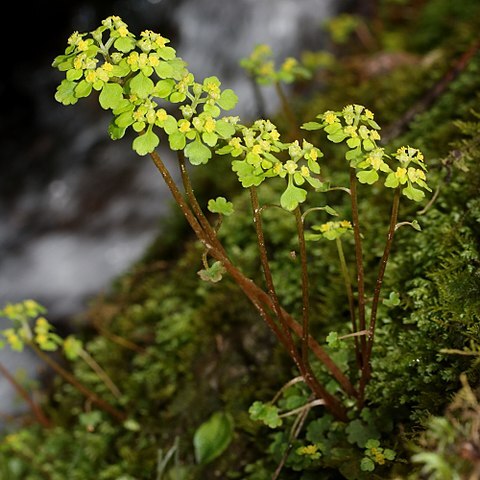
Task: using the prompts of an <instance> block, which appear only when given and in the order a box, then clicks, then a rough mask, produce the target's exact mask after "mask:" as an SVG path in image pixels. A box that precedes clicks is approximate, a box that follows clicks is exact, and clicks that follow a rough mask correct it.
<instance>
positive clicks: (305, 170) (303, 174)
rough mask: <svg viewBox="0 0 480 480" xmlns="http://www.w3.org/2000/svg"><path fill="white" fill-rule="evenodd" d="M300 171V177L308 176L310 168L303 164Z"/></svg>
mask: <svg viewBox="0 0 480 480" xmlns="http://www.w3.org/2000/svg"><path fill="white" fill-rule="evenodd" d="M300 173H301V175H302V177H309V176H310V170H309V169H308V168H307V167H306V166H305V165H303V166H302V167H300Z"/></svg>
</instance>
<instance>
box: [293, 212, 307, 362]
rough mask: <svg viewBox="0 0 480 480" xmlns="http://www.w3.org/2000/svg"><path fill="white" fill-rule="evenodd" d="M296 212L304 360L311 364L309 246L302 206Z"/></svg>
mask: <svg viewBox="0 0 480 480" xmlns="http://www.w3.org/2000/svg"><path fill="white" fill-rule="evenodd" d="M294 213H295V221H296V225H297V236H298V245H299V250H300V264H301V268H302V360H303V362H304V363H305V365H309V359H308V352H309V348H308V338H309V336H310V333H309V332H310V316H309V314H310V297H309V293H308V289H309V286H308V266H307V246H306V243H305V231H304V228H303V219H302V212H301V211H300V207H297V208H296V209H295V211H294Z"/></svg>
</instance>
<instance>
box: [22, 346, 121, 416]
mask: <svg viewBox="0 0 480 480" xmlns="http://www.w3.org/2000/svg"><path fill="white" fill-rule="evenodd" d="M29 346H30V347H31V348H32V349H33V351H34V352H35V353H36V354H37V355H38V356H39V358H41V359H42V360H43V361H44V362H45V363H46V364H47V365H49V366H50V367H51V368H52V369H53V370H55V372H57V373H58V374H59V375H60V376H61V377H62V378H63V379H64V380H65V381H67V382H68V383H70V384H71V385H73V386H74V387H75V388H76V389H77V390H78V391H79V392H80V393H81V394H83V395H85V397H87V398H88V399H89V400H90V401H91V402H92V403H94V404H95V405H97V406H98V407H99V408H101V409H102V410H104V411H105V412H107V413H109V414H110V415H112V417H114V418H116V419H117V420H119V421H120V422H123V421H124V420H125V419H126V418H127V415H126V414H125V413H124V412H121V411H120V410H118V409H117V408H115V407H114V406H113V405H111V404H110V403H108V402H106V401H105V400H103V398H101V397H99V396H98V395H97V394H96V393H95V392H93V391H92V390H90V389H89V388H88V387H86V386H85V385H83V384H82V383H80V382H79V381H78V380H77V379H76V378H75V377H74V376H73V375H72V374H71V373H70V372H68V371H67V370H65V369H64V368H63V367H62V366H60V365H59V364H58V363H57V362H56V361H55V360H53V359H52V358H51V357H50V356H48V355H47V354H46V353H44V352H43V351H42V350H40V349H39V348H38V347H37V346H36V345H35V344H34V343H29Z"/></svg>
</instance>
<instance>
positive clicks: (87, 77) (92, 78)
mask: <svg viewBox="0 0 480 480" xmlns="http://www.w3.org/2000/svg"><path fill="white" fill-rule="evenodd" d="M96 79H97V73H96V72H95V70H89V71H88V73H87V74H86V75H85V80H86V81H87V82H88V83H94V82H95V80H96Z"/></svg>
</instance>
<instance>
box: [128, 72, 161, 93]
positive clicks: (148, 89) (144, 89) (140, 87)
mask: <svg viewBox="0 0 480 480" xmlns="http://www.w3.org/2000/svg"><path fill="white" fill-rule="evenodd" d="M154 86H155V85H154V83H153V81H152V80H151V79H150V78H149V77H147V76H146V75H145V74H143V73H142V72H139V73H137V75H135V77H133V78H132V80H131V81H130V90H131V92H132V93H133V94H134V95H138V96H139V97H140V98H147V97H148V96H149V95H150V94H151V93H152V92H153V88H154Z"/></svg>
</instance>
